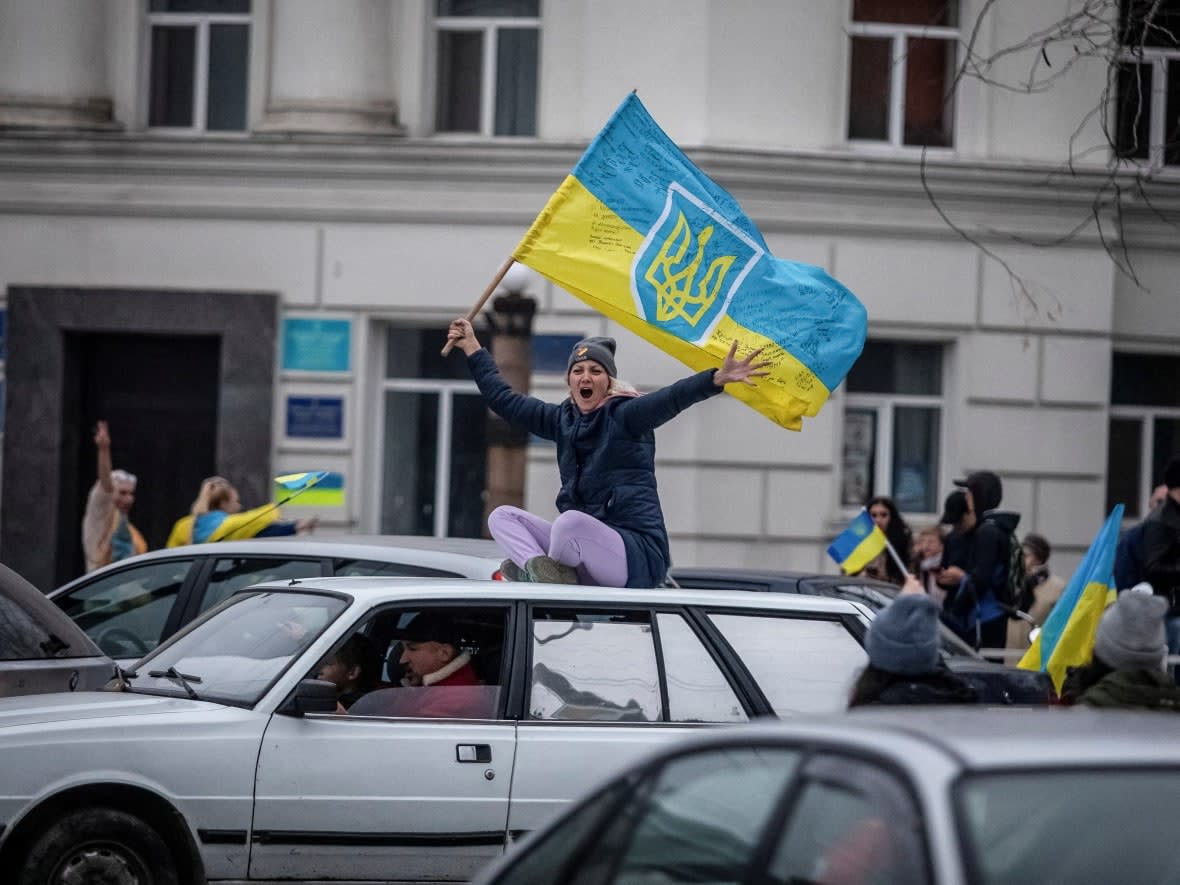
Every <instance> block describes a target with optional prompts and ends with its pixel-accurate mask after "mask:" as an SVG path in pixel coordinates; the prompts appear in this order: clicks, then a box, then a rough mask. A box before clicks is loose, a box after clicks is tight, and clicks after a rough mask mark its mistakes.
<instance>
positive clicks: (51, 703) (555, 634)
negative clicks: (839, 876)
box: [0, 578, 871, 885]
mask: <svg viewBox="0 0 1180 885" xmlns="http://www.w3.org/2000/svg"><path fill="white" fill-rule="evenodd" d="M423 612H429V613H431V615H432V616H435V617H436V618H437V617H442V618H447V619H450V622H451V623H452V625H453V627H454V629H455V631H456V632H457V635H459V636H461V639H457V640H456V643H455V644H456V645H457V646H461V647H462V649H463V652H464V653H465V654H467V655H470V663H471V666H472V668H473V670H474V672H475V674H477V675H476V677H475V678H474V679H473V681H474V682H475V683H477V684H468V685H464V686H457V687H455V688H447V687H444V686H441V685H433V686H427V687H424V688H401V687H389V688H383V689H381V690H380V691H378V692H376V693H375V694H373V695H369V696H366V698H364V699H362V700H361V701H358V702H357V704H358V706H357V707H356V709H357V710H360V709H361V707H362V706H365V703H366V701H367V700H369V699H371V698H376V697H380V696H382V693H384V695H388V696H392V697H393V698H395V699H397V698H402V697H403V696H402V695H401V694H400V693H403V692H420V693H431V692H433V693H434V694H433V695H431V697H434V698H435V700H437V699H438V698H439V694H438V693H440V692H442V693H444V694H445V693H446V692H460V691H461V692H462V693H463V695H462V699H463V703H462V704H461V705H460V708H461V710H460V712H456V706H455V704H450V705H447V704H443V705H442V707H441V708H440V707H437V706H436V707H435V709H442V708H446V709H448V710H449V712H448V713H447V714H446V715H448V716H451V717H452V718H446V719H443V718H406V716H405V715H404V712H403V714H402V715H400V716H395V715H392V714H391V713H390V711H391V710H393V709H395V708H396V709H400V710H402V711H404V710H406V709H408V707H407V706H406V705H405V704H401V705H400V706H397V705H394V706H390V707H388V708H386V709H384V710H383V708H382V707H381V705H380V704H368V705H367V708H368V709H369V710H370V711H371V712H372V713H373V714H374V715H353V714H341V713H339V712H337V709H338V708H337V697H336V686H335V685H333V684H331V683H328V682H324V681H320V680H318V679H316V678H314V677H315V676H316V675H317V673H318V672H319V669H320V664H321V662H323V661H325V660H326V659H327V658H328V657H329V656H331V655H333V654H334V653H335V650H336V649H339V648H340V647H341V646H342V645H343V644H344V643H345V642H346V641H348V640H349V639H350V638H351V637H352V636H353V635H354V634H357V633H362V634H364V635H365V636H366V637H367V638H368V641H369V642H370V643H372V644H373V645H374V646H376V647H377V648H378V649H380V650H382V651H384V652H385V654H386V662H387V663H386V669H385V671H384V672H383V674H382V675H383V677H384V679H385V680H386V681H387V683H388V684H389V685H390V686H397V685H399V684H400V680H401V677H402V676H403V672H402V669H401V666H400V661H401V654H402V649H401V645H400V642H399V636H400V635H402V631H403V630H404V627H405V625H406V624H407V623H411V622H413V619H414V618H416V617H417V616H419V615H420V614H422V613H423ZM870 618H871V611H870V610H869V609H867V608H866V607H865V606H864V605H863V604H861V603H858V602H854V601H849V600H841V599H827V598H816V597H807V596H801V595H799V594H789V593H767V592H756V593H755V592H748V593H746V592H718V591H707V590H688V589H683V590H682V589H662V590H655V591H653V590H646V591H644V590H615V589H607V588H598V587H574V586H568V585H566V586H560V587H555V586H546V585H537V584H506V583H501V582H478V581H465V580H423V579H415V578H397V579H390V578H307V579H303V580H291V581H290V582H289V583H284V584H282V585H274V584H272V585H265V586H264V587H263V588H253V589H250V590H246V591H242V592H239V593H238V594H236V595H233V596H231V597H230V598H229V599H227V600H225V601H224V602H222V603H221V604H220V605H219V606H217V607H216V608H214V609H213V610H212V611H210V612H209V613H208V614H206V615H205V616H204V617H202V618H201V619H199V620H197V621H195V622H193V623H192V624H190V625H189V626H187V627H186V628H184V629H183V630H182V631H181V632H180V633H178V634H177V635H176V636H175V637H173V638H172V639H171V640H169V641H168V642H166V643H164V644H163V645H161V646H160V647H159V648H158V649H157V650H156V651H155V652H153V653H152V654H151V655H149V656H148V657H146V658H144V659H143V660H141V661H140V662H138V664H137V665H136V667H135V670H134V671H133V672H132V673H130V674H128V675H127V677H126V679H125V681H124V683H123V690H122V691H106V692H88V693H74V694H48V695H40V696H30V697H28V698H9V699H0V760H2V761H0V870H3V871H5V872H6V873H9V874H13V873H16V871H20V873H19V874H17V881H19V882H21V883H22V885H23V883H36V885H71V883H75V882H92V881H101V882H103V883H116V885H133V883H134V885H163V883H169V885H171V883H186V885H187V883H200V882H202V881H203V880H207V881H209V882H244V881H246V880H249V881H251V882H253V881H256V880H264V881H266V880H287V881H289V880H297V881H317V880H339V879H347V880H350V881H354V882H355V881H385V882H406V881H419V880H430V881H463V880H466V879H468V878H469V877H470V876H471V875H472V874H473V873H474V872H475V871H476V870H477V869H478V868H479V867H481V866H482V865H483V864H484V863H485V862H486V861H487V860H489V859H490V858H492V857H494V856H496V855H498V854H500V853H501V852H502V851H503V850H504V848H505V847H506V846H507V845H508V844H510V843H511V842H512V841H513V840H514V839H515V838H516V837H517V836H519V835H520V834H521V833H523V832H527V831H530V830H533V829H535V828H537V827H538V826H540V825H541V824H542V823H544V822H545V821H547V820H548V819H549V818H551V817H552V816H553V815H554V814H555V813H556V812H557V811H558V810H560V809H561V808H562V807H563V806H564V805H565V804H566V803H568V802H569V801H570V800H571V799H573V798H575V797H576V796H578V795H579V794H580V793H582V792H583V791H584V790H586V789H587V788H588V787H590V786H591V785H592V784H594V783H596V782H597V781H599V780H601V779H603V778H604V777H605V776H607V775H608V774H610V773H612V772H613V771H614V770H616V769H617V768H618V767H619V766H620V765H623V764H625V763H627V762H629V761H631V760H632V759H634V758H636V757H637V756H639V755H640V754H642V753H644V752H646V751H647V750H648V749H649V748H651V747H653V746H655V745H659V744H663V743H664V742H666V741H669V740H671V739H674V738H676V737H678V736H681V735H684V734H685V733H687V732H689V731H691V730H693V729H695V728H698V727H699V726H700V725H701V724H703V723H722V722H743V721H746V720H748V719H750V718H752V717H755V716H760V715H762V716H765V715H775V716H790V715H792V714H795V713H812V712H832V711H836V710H840V709H842V708H843V707H844V705H845V703H846V698H847V693H848V689H849V686H850V684H851V682H852V680H853V679H854V677H855V675H856V673H857V672H858V670H859V669H860V668H861V667H862V666H863V665H864V663H865V654H864V651H863V649H862V645H861V643H862V640H863V635H864V631H865V628H866V626H867V624H868V622H869V620H870ZM411 706H413V705H411ZM417 709H419V710H421V711H426V710H428V709H430V705H429V704H427V705H418V706H417ZM418 715H419V717H421V716H424V715H426V716H428V715H431V714H429V713H426V712H422V713H419V714H418Z"/></svg>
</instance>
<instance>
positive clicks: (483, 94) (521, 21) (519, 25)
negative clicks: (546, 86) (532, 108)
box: [426, 3, 541, 139]
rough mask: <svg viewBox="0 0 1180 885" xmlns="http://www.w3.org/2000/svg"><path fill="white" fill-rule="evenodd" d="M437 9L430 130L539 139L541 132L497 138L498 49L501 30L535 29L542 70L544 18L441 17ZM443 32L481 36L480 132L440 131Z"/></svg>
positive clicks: (431, 59) (433, 19)
mask: <svg viewBox="0 0 1180 885" xmlns="http://www.w3.org/2000/svg"><path fill="white" fill-rule="evenodd" d="M432 6H433V7H434V9H432V10H431V11H430V13H429V15H430V25H429V28H430V38H431V39H430V42H429V46H430V51H429V52H428V53H426V55H427V63H428V64H429V68H428V70H429V75H428V80H427V82H429V83H430V84H431V95H430V98H431V101H430V102H429V104H428V105H427V107H428V108H430V116H431V125H430V131H431V132H432V133H433V134H434V135H435V136H436V137H441V138H496V139H501V138H515V139H521V138H536V137H537V133H536V132H533V133H532V134H531V135H496V75H497V68H496V65H497V63H498V55H499V53H498V49H499V39H500V31H501V30H504V29H507V30H525V29H527V28H532V29H533V30H535V31H536V32H537V70H538V72H540V67H541V39H540V38H541V15H540V14H538V15H535V16H512V15H502V16H501V15H438V14H436V12H435V11H434V10H435V9H437V8H438V6H437V3H432ZM443 31H450V32H462V31H467V32H471V33H478V34H480V35H481V39H480V44H481V50H482V52H483V59H482V64H481V65H480V74H479V75H480V84H479V130H478V131H471V130H464V131H457V130H451V129H440V128H439V121H438V101H439V98H440V84H439V76H438V55H439V45H438V44H439V36H440V34H441V33H442V32H443ZM540 84H541V77H540V76H539V75H538V77H537V102H538V105H539V104H540Z"/></svg>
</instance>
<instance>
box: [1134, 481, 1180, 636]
mask: <svg viewBox="0 0 1180 885" xmlns="http://www.w3.org/2000/svg"><path fill="white" fill-rule="evenodd" d="M1143 571H1144V578H1145V579H1146V580H1147V581H1149V582H1150V583H1151V586H1152V589H1154V590H1155V593H1156V595H1157V596H1163V597H1164V598H1165V599H1167V600H1168V602H1169V604H1170V605H1171V610H1170V611H1169V612H1168V616H1169V617H1176V616H1178V615H1180V504H1177V503H1176V502H1175V501H1174V500H1173V499H1172V497H1171V496H1170V495H1169V496H1168V497H1167V498H1166V499H1165V500H1164V506H1162V507H1157V508H1156V509H1155V510H1153V511H1152V512H1151V515H1149V516H1148V517H1147V519H1146V520H1144V522H1143Z"/></svg>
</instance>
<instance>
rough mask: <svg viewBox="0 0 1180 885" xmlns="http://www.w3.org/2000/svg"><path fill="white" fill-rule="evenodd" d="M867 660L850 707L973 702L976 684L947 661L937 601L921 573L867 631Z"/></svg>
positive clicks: (904, 587) (858, 679)
mask: <svg viewBox="0 0 1180 885" xmlns="http://www.w3.org/2000/svg"><path fill="white" fill-rule="evenodd" d="M865 651H866V652H868V656H869V663H868V666H866V667H865V669H864V670H863V671H862V672H861V674H860V676H859V677H858V678H857V680H856V683H855V684H854V685H853V688H852V696H851V698H850V699H849V703H848V706H849V707H860V706H866V705H877V704H974V703H976V702H977V701H978V694H977V692H976V691H975V689H974V688H973V687H972V686H971V685H970V684H969V683H968V682H966V681H964V680H963V679H961V678H960V677H958V676H956V675H955V674H954V673H952V672H951V671H950V670H949V669H948V668H947V666H946V665H945V664H944V663H943V661H942V654H941V627H940V624H939V619H938V606H937V605H935V603H934V600H932V599H931V598H930V597H929V596H927V595H926V593H925V592H924V591H923V590H922V585H921V584H920V583H918V580H917V578H914V577H913V576H910V577H909V578H908V580H907V581H906V583H905V584H904V585H903V589H902V592H901V593H900V594H899V595H898V596H897V597H896V598H895V599H894V600H893V601H892V602H890V603H889V605H887V606H885V608H883V609H882V610H881V611H880V613H879V614H878V615H877V617H876V618H874V619H873V622H872V624H870V625H869V631H868V634H867V635H866V637H865Z"/></svg>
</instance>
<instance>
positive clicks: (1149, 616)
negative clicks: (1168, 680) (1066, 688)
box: [1094, 593, 1168, 670]
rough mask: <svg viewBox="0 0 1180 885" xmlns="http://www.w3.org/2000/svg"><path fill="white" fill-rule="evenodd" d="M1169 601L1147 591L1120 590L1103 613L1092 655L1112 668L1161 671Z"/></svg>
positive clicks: (1166, 648) (1166, 642) (1165, 642)
mask: <svg viewBox="0 0 1180 885" xmlns="http://www.w3.org/2000/svg"><path fill="white" fill-rule="evenodd" d="M1167 613H1168V603H1167V601H1166V600H1165V599H1163V598H1162V597H1159V596H1148V595H1147V594H1146V593H1120V594H1119V598H1118V599H1117V600H1116V601H1115V603H1114V605H1112V606H1110V607H1109V608H1108V609H1107V610H1106V611H1105V612H1103V613H1102V620H1100V621H1099V622H1098V632H1097V633H1096V634H1095V635H1094V655H1095V657H1098V658H1101V660H1102V663H1104V664H1106V665H1107V666H1108V667H1113V668H1114V669H1115V670H1161V669H1163V667H1164V657H1165V656H1166V655H1167V653H1168V636H1167V632H1166V631H1165V629H1164V616H1165V615H1166V614H1167Z"/></svg>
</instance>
